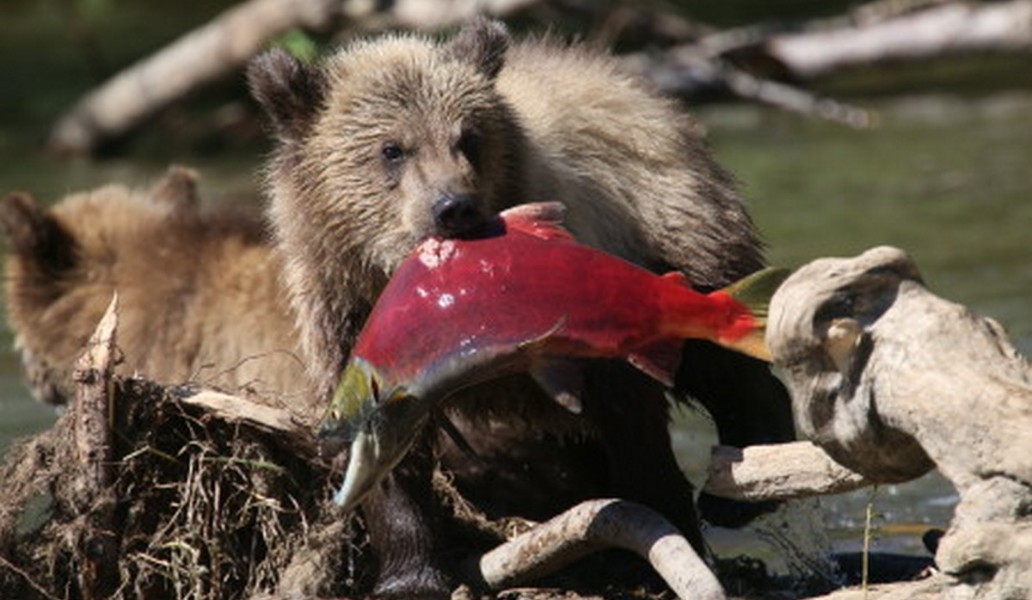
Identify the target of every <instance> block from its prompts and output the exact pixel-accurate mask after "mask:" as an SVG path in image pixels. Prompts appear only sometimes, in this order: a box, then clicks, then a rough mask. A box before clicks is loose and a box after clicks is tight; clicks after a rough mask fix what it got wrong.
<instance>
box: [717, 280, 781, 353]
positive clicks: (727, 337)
mask: <svg viewBox="0 0 1032 600" xmlns="http://www.w3.org/2000/svg"><path fill="white" fill-rule="evenodd" d="M789 272H790V271H789V270H788V269H781V268H774V267H768V268H766V269H762V270H760V271H757V272H755V273H753V274H752V275H749V276H747V277H745V278H743V279H740V280H738V281H736V282H735V283H732V284H731V285H729V286H728V287H726V288H724V289H722V290H720V291H717V292H714V293H713V294H710V297H714V299H716V298H715V297H717V296H726V298H727V299H728V300H729V301H730V306H731V310H730V311H729V312H730V314H731V318H730V319H729V320H728V321H727V322H725V323H723V324H722V325H721V326H719V327H717V330H716V332H715V333H716V335H715V337H714V339H713V341H714V342H716V343H717V344H720V345H721V346H724V347H725V348H729V349H731V350H735V351H737V352H741V353H743V354H747V355H749V356H752V357H755V358H759V359H760V360H765V361H767V362H770V360H771V355H770V350H769V349H768V348H767V343H766V342H765V341H764V336H765V334H766V331H767V309H768V306H769V305H770V299H771V297H772V296H773V295H774V292H775V291H777V289H778V287H779V286H781V283H782V282H783V281H784V280H785V278H786V277H788V275H789Z"/></svg>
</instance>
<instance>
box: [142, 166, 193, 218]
mask: <svg viewBox="0 0 1032 600" xmlns="http://www.w3.org/2000/svg"><path fill="white" fill-rule="evenodd" d="M198 179H200V176H199V175H198V174H197V171H194V170H193V169H190V168H187V167H181V166H179V165H172V166H171V167H169V168H168V170H167V171H165V174H164V175H163V176H162V177H161V179H159V180H158V181H157V182H156V183H155V184H154V185H152V186H151V188H150V191H149V193H148V194H147V195H148V196H149V197H150V199H151V200H152V201H153V202H156V203H158V204H162V205H165V206H168V207H170V208H171V209H172V210H173V211H190V210H195V209H196V208H197V205H198V203H199V202H200V198H199V196H198V194H197V180H198Z"/></svg>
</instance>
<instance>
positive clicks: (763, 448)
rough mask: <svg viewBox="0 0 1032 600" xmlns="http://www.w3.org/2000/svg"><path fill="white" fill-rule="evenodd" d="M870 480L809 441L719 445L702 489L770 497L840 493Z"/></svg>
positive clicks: (737, 497) (745, 498)
mask: <svg viewBox="0 0 1032 600" xmlns="http://www.w3.org/2000/svg"><path fill="white" fill-rule="evenodd" d="M868 485H871V482H870V481H868V480H867V479H865V478H864V477H863V476H862V475H860V474H858V473H856V472H854V471H851V470H849V469H847V468H846V467H843V466H842V465H840V464H838V463H836V462H835V461H833V460H832V459H831V457H829V456H828V455H827V453H825V452H824V451H823V450H821V449H820V448H818V447H817V446H815V445H814V444H812V443H810V442H791V443H786V444H769V445H756V446H749V447H747V448H734V447H732V446H715V447H714V448H713V453H712V458H711V461H710V465H709V474H708V477H707V479H706V483H705V485H704V486H703V490H705V491H706V492H708V493H710V494H713V495H715V496H721V497H723V498H731V499H734V500H743V501H745V502H766V501H768V500H791V499H794V498H807V497H812V496H819V495H825V494H841V493H843V492H848V491H852V490H855V489H859V488H862V487H865V486H868Z"/></svg>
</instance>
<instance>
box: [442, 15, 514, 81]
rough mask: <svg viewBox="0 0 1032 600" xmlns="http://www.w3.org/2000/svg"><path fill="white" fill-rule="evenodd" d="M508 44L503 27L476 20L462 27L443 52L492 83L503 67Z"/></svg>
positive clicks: (477, 18)
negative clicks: (474, 68) (465, 64)
mask: <svg viewBox="0 0 1032 600" xmlns="http://www.w3.org/2000/svg"><path fill="white" fill-rule="evenodd" d="M509 41H510V38H509V30H508V29H506V27H505V24H504V23H502V22H501V21H493V20H491V19H488V18H486V17H483V16H478V17H474V18H473V20H471V21H470V22H469V23H467V24H466V25H465V26H463V28H462V29H461V30H460V31H459V33H458V34H456V36H455V37H454V38H453V39H452V41H451V42H449V43H448V45H447V46H445V48H444V51H445V54H446V55H447V56H449V57H451V58H453V59H455V60H460V61H467V62H472V63H473V64H474V65H476V67H477V69H478V70H479V71H480V72H481V73H483V74H484V75H486V76H487V78H488V79H494V78H495V77H496V76H497V75H498V72H499V71H501V70H502V65H503V64H505V52H506V51H507V50H508V49H509Z"/></svg>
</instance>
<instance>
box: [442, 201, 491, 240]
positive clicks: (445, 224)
mask: <svg viewBox="0 0 1032 600" xmlns="http://www.w3.org/2000/svg"><path fill="white" fill-rule="evenodd" d="M433 214H434V228H435V229H436V233H437V235H439V236H441V237H458V236H462V235H464V234H468V233H472V232H473V231H474V230H476V229H479V228H480V227H481V226H483V225H484V223H485V219H484V215H483V214H482V213H481V212H480V201H479V200H478V199H477V197H476V196H475V195H473V194H446V195H444V196H441V198H440V199H438V200H437V202H435V203H434V206H433Z"/></svg>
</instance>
